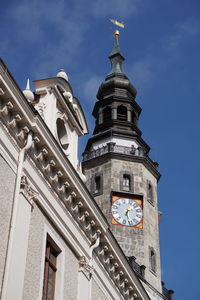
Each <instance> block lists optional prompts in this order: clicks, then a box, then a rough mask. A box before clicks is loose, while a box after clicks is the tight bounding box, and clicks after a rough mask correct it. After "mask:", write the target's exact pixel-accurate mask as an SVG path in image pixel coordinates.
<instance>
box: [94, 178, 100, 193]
mask: <svg viewBox="0 0 200 300" xmlns="http://www.w3.org/2000/svg"><path fill="white" fill-rule="evenodd" d="M94 183H95V188H94V192H95V193H99V191H100V188H101V177H100V176H95V179H94Z"/></svg>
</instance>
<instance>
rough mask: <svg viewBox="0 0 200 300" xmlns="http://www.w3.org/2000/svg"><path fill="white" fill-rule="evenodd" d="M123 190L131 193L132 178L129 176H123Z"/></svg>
mask: <svg viewBox="0 0 200 300" xmlns="http://www.w3.org/2000/svg"><path fill="white" fill-rule="evenodd" d="M122 189H123V190H124V191H130V189H131V177H130V175H128V174H124V175H123V180H122Z"/></svg>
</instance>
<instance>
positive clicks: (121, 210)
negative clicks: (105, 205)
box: [111, 198, 142, 226]
mask: <svg viewBox="0 0 200 300" xmlns="http://www.w3.org/2000/svg"><path fill="white" fill-rule="evenodd" d="M111 212H112V216H113V218H114V219H115V221H116V222H118V223H119V224H121V225H124V226H136V225H137V224H139V223H140V222H141V220H142V209H141V207H140V205H139V204H138V203H137V202H136V201H134V200H132V199H128V198H119V199H118V200H116V201H114V202H113V205H112V207H111Z"/></svg>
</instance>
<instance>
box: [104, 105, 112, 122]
mask: <svg viewBox="0 0 200 300" xmlns="http://www.w3.org/2000/svg"><path fill="white" fill-rule="evenodd" d="M110 120H111V108H110V107H106V108H105V109H104V110H103V122H107V121H110Z"/></svg>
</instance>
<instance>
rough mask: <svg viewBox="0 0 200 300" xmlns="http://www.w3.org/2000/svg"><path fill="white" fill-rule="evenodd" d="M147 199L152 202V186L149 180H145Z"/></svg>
mask: <svg viewBox="0 0 200 300" xmlns="http://www.w3.org/2000/svg"><path fill="white" fill-rule="evenodd" d="M147 200H148V201H149V202H150V203H151V204H153V187H152V184H151V182H150V181H149V180H148V181H147Z"/></svg>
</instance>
